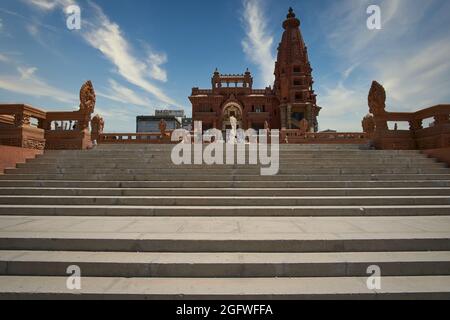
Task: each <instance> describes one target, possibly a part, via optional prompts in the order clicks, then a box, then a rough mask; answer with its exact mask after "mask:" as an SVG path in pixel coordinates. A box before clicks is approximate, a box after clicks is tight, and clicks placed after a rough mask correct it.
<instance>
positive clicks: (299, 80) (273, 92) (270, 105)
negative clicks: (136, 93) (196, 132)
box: [189, 8, 321, 132]
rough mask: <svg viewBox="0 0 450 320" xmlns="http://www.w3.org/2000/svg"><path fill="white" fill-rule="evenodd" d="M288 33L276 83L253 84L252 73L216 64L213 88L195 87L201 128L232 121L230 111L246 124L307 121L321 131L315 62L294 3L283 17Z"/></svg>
mask: <svg viewBox="0 0 450 320" xmlns="http://www.w3.org/2000/svg"><path fill="white" fill-rule="evenodd" d="M283 28H284V33H283V37H282V40H281V43H280V45H279V47H278V58H277V62H276V63H275V72H274V74H275V82H274V85H273V87H270V86H269V87H267V88H266V89H262V90H261V89H253V78H252V75H251V73H250V72H249V71H248V70H247V71H246V72H245V73H244V74H240V75H228V74H220V73H219V71H218V70H217V69H216V71H215V72H214V75H213V77H212V81H211V83H212V89H199V88H193V89H192V95H191V96H190V97H189V100H190V101H191V103H192V116H193V119H194V121H202V122H203V129H211V128H217V129H220V130H225V129H227V128H229V127H230V121H229V119H230V116H232V115H233V116H234V117H235V118H237V119H238V123H239V127H240V128H243V129H249V128H253V129H256V130H258V129H263V128H264V125H265V123H266V122H267V124H269V126H270V128H272V129H299V128H300V127H301V126H300V125H301V124H300V122H301V121H302V120H303V119H305V120H307V121H308V125H309V129H308V131H309V132H317V130H318V122H317V117H318V115H319V112H320V109H321V108H320V107H318V106H317V104H316V95H315V94H314V90H313V88H312V86H313V83H314V81H313V78H312V68H311V65H310V63H309V59H308V49H307V47H306V45H305V42H304V41H303V37H302V34H301V32H300V20H299V19H297V18H296V17H295V13H294V11H293V10H292V8H290V9H289V14H288V15H287V19H286V20H285V21H284V22H283Z"/></svg>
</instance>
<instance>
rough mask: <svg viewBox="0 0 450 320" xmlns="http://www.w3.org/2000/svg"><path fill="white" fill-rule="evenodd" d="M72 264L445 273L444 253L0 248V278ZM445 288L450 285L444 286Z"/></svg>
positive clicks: (113, 271)
mask: <svg viewBox="0 0 450 320" xmlns="http://www.w3.org/2000/svg"><path fill="white" fill-rule="evenodd" d="M71 265H77V266H78V267H80V269H81V271H82V276H83V277H122V278H154V277H161V278H162V277H164V278H183V277H185V278H211V277H216V278H234V277H235V278H238V277H242V278H249V277H253V278H256V277H279V278H281V277H284V278H286V277H365V276H367V268H368V267H369V266H372V265H377V266H378V267H380V269H381V270H382V276H383V277H388V276H444V275H445V276H448V275H450V252H358V253H355V252H348V253H345V252H344V253H156V252H149V253H145V252H139V253H133V252H112V253H111V252H68V251H0V276H6V275H7V276H60V277H64V276H66V275H67V273H66V271H67V268H68V267H69V266H71ZM449 289H450V288H449Z"/></svg>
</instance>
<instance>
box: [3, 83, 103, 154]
mask: <svg viewBox="0 0 450 320" xmlns="http://www.w3.org/2000/svg"><path fill="white" fill-rule="evenodd" d="M94 108H95V92H94V88H93V86H92V83H91V82H90V81H87V82H86V83H84V84H83V86H82V87H81V90H80V108H79V110H77V111H73V112H46V111H43V110H41V109H37V108H34V107H31V106H29V105H26V104H3V105H0V144H1V145H4V146H13V147H20V148H26V149H35V150H44V149H47V150H71V149H72V150H82V149H88V148H91V147H92V141H91V132H90V128H89V127H90V123H91V116H92V113H93V112H94ZM97 117H98V116H97ZM100 119H101V118H100ZM101 121H103V120H101ZM97 128H98V126H97ZM101 129H102V130H103V126H102V128H101Z"/></svg>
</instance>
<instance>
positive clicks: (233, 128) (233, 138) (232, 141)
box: [229, 116, 237, 144]
mask: <svg viewBox="0 0 450 320" xmlns="http://www.w3.org/2000/svg"><path fill="white" fill-rule="evenodd" d="M230 124H231V131H230V139H229V143H230V144H236V142H237V141H236V140H237V139H236V136H237V119H236V118H235V117H234V116H231V117H230Z"/></svg>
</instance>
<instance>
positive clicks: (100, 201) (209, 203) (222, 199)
mask: <svg viewBox="0 0 450 320" xmlns="http://www.w3.org/2000/svg"><path fill="white" fill-rule="evenodd" d="M0 205H70V206H77V205H80V206H89V205H91V206H92V205H99V206H115V205H117V206H183V207H186V206H206V207H209V208H211V207H215V206H224V207H227V206H231V207H245V206H268V207H269V206H277V207H301V206H439V205H444V206H446V205H448V206H449V207H450V196H359V197H349V196H344V197H340V196H338V197H329V196H322V197H317V196H316V197H298V196H290V197H286V196H279V197H274V196H271V197H268V196H222V195H216V196H138V197H133V196H47V195H39V196H33V195H31V196H24V195H0Z"/></svg>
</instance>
